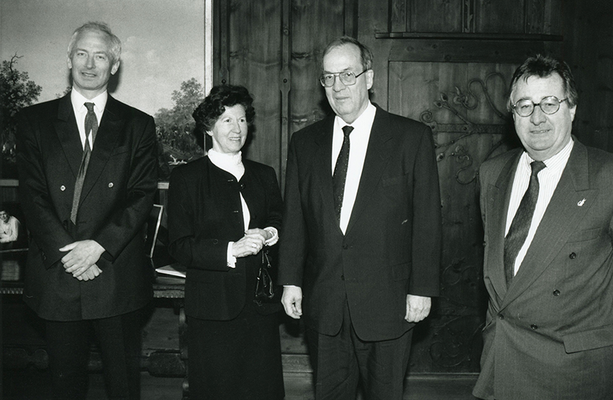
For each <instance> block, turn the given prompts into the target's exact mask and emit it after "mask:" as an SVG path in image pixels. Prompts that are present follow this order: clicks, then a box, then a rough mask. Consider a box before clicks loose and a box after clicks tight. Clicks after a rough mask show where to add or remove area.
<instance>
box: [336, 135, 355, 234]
mask: <svg viewBox="0 0 613 400" xmlns="http://www.w3.org/2000/svg"><path fill="white" fill-rule="evenodd" d="M351 131H353V126H349V125H345V126H343V135H344V137H343V145H342V147H341V151H340V153H339V154H338V158H337V159H336V165H335V166H334V174H333V175H332V190H333V193H334V211H335V212H336V219H337V221H339V222H340V220H341V207H342V206H343V195H344V193H345V181H346V180H347V167H348V166H349V134H350V133H351Z"/></svg>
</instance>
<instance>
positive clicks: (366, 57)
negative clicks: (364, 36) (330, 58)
mask: <svg viewBox="0 0 613 400" xmlns="http://www.w3.org/2000/svg"><path fill="white" fill-rule="evenodd" d="M346 44H353V45H355V46H357V47H358V48H359V49H360V58H361V60H362V67H363V68H364V71H367V70H369V69H372V60H373V55H372V51H370V49H369V48H368V47H366V46H364V45H363V44H362V43H360V42H359V41H358V40H357V39H355V38H352V37H351V36H342V37H340V38H338V39H335V40H333V41H331V42H330V43H329V44H328V45H327V46H326V48H325V49H324V52H323V53H322V55H321V69H322V70H323V65H324V64H323V63H324V57H325V56H326V54H328V53H329V52H330V50H332V49H334V48H337V47H341V46H344V45H346Z"/></svg>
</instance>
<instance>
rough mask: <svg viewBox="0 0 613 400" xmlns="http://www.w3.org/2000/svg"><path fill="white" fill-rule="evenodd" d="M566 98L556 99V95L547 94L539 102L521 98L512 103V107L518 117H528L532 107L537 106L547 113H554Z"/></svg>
mask: <svg viewBox="0 0 613 400" xmlns="http://www.w3.org/2000/svg"><path fill="white" fill-rule="evenodd" d="M566 100H568V98H566V99H562V100H558V98H557V97H556V96H547V97H543V98H542V99H541V102H540V103H534V102H533V101H532V100H530V99H523V100H520V101H518V102H517V103H515V104H513V106H512V108H513V109H514V110H515V112H516V113H517V114H518V115H519V116H520V117H529V116H531V115H532V113H533V112H534V107H536V106H539V107H540V108H541V111H543V112H544V113H545V114H547V115H551V114H555V113H557V112H558V110H559V109H560V104H561V103H562V102H564V101H566Z"/></svg>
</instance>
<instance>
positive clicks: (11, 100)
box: [0, 54, 43, 178]
mask: <svg viewBox="0 0 613 400" xmlns="http://www.w3.org/2000/svg"><path fill="white" fill-rule="evenodd" d="M20 58H21V57H20V56H18V55H17V54H15V55H14V56H12V57H11V59H10V61H6V60H5V61H2V66H0V132H1V135H2V177H4V178H16V158H15V131H16V130H17V121H16V118H15V116H16V115H17V112H19V110H21V109H22V108H24V107H27V106H30V105H32V104H34V102H35V101H36V99H38V96H39V95H40V93H41V91H42V90H43V88H42V87H41V86H39V85H37V84H36V83H35V82H34V81H31V80H29V76H28V73H27V72H21V71H19V70H17V68H16V65H17V61H18V60H19V59H20Z"/></svg>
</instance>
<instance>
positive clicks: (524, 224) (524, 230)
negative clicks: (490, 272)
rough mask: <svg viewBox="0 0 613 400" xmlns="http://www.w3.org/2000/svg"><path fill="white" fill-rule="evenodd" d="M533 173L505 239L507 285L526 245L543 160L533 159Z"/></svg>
mask: <svg viewBox="0 0 613 400" xmlns="http://www.w3.org/2000/svg"><path fill="white" fill-rule="evenodd" d="M530 167H532V174H531V175H530V184H529V185H528V190H526V193H525V194H524V197H523V198H522V199H521V203H520V204H519V208H518V209H517V212H516V213H515V217H513V222H511V227H510V228H509V232H508V233H507V236H506V237H505V239H504V274H505V277H506V279H507V286H509V285H510V284H511V280H512V279H513V276H514V275H515V259H516V258H517V254H518V253H519V250H520V249H521V248H522V246H523V245H524V243H525V241H526V238H527V237H528V231H529V230H530V224H531V223H532V215H533V214H534V207H535V206H536V200H537V199H538V196H539V180H538V177H537V175H538V173H539V172H540V171H541V170H542V169H543V168H545V164H544V163H543V162H542V161H533V162H532V163H531V164H530Z"/></svg>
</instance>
